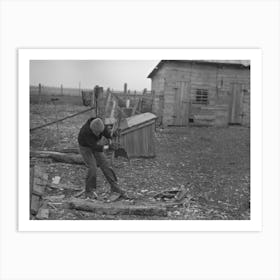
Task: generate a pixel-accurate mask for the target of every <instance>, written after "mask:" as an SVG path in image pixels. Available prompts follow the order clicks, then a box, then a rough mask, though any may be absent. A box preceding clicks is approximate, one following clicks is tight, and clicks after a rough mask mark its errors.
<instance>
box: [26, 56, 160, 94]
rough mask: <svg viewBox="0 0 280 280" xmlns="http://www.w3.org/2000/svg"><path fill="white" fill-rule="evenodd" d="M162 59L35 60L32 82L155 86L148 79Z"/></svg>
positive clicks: (68, 85) (136, 87) (67, 84)
mask: <svg viewBox="0 0 280 280" xmlns="http://www.w3.org/2000/svg"><path fill="white" fill-rule="evenodd" d="M158 62H159V61H155V60H32V61H30V85H38V84H39V83H41V84H42V85H45V86H55V87H60V85H61V84H63V87H75V88H78V87H79V82H81V88H93V87H94V86H96V85H99V86H102V87H104V89H106V88H108V87H110V88H111V89H114V90H122V89H123V85H124V83H127V85H128V89H130V90H141V91H142V90H143V89H144V88H147V89H148V90H150V89H151V81H150V79H148V78H147V76H148V74H149V73H150V72H151V71H152V70H153V68H154V67H155V66H156V65H157V63H158Z"/></svg>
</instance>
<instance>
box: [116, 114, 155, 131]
mask: <svg viewBox="0 0 280 280" xmlns="http://www.w3.org/2000/svg"><path fill="white" fill-rule="evenodd" d="M156 117H157V116H156V115H154V114H152V113H143V114H139V115H135V116H131V117H129V118H126V119H125V120H123V121H122V122H121V124H120V128H121V129H122V130H123V129H127V128H131V127H133V126H137V125H140V124H142V123H145V122H147V121H151V120H153V119H156Z"/></svg>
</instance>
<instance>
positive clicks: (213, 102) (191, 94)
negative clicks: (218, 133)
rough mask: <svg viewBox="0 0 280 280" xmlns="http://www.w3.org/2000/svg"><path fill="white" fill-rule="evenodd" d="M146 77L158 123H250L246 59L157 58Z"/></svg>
mask: <svg viewBox="0 0 280 280" xmlns="http://www.w3.org/2000/svg"><path fill="white" fill-rule="evenodd" d="M148 78H150V79H151V80H152V91H153V92H154V100H153V113H155V114H156V115H157V117H158V121H159V123H160V124H162V125H179V126H187V125H189V124H190V123H197V124H210V125H217V126H221V125H222V126H223V125H227V124H241V125H246V126H249V125H250V61H245V60H161V61H160V62H159V63H158V65H157V66H156V67H155V68H154V69H153V71H152V72H151V73H150V74H149V76H148Z"/></svg>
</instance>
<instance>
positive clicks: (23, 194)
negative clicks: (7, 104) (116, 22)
mask: <svg viewBox="0 0 280 280" xmlns="http://www.w3.org/2000/svg"><path fill="white" fill-rule="evenodd" d="M100 59H102V60H113V59H117V60H135V59H139V60H161V59H191V60H192V59H193V60H195V59H200V60H203V59H211V60H219V59H231V60H234V59H237V60H250V61H251V93H252V94H251V219H250V220H241V221H231V220H226V221H225V220H221V221H220V220H219V221H201V220H186V221H177V220H168V221H167V220H156V221H155V220H152V221H143V220H136V221H135V220H133V221H124V220H118V221H103V220H102V221H101V220H97V221H96V220H94V221H91V220H90V221H89V220H86V221H84V220H74V221H69V220H63V221H61V220H55V221H52V220H40V221H38V220H30V219H29V133H27V132H29V64H30V63H29V62H30V60H100ZM147 74H148V73H147ZM261 89H262V62H261V50H260V49H19V50H18V97H19V113H18V128H19V131H18V132H19V140H18V151H19V160H18V170H19V177H18V182H19V185H18V197H19V199H18V200H19V204H18V230H19V231H261V229H262V203H261V202H262V127H261V124H262V113H261V112H262V92H261Z"/></svg>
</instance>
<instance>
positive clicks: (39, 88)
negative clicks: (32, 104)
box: [38, 83, 42, 104]
mask: <svg viewBox="0 0 280 280" xmlns="http://www.w3.org/2000/svg"><path fill="white" fill-rule="evenodd" d="M38 94H39V101H38V103H39V104H40V103H41V94H42V85H41V83H40V84H39V87H38Z"/></svg>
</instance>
